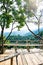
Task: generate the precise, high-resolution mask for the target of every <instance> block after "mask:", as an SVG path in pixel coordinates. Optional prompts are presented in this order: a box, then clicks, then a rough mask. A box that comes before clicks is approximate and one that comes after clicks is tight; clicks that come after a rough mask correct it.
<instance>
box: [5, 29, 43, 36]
mask: <svg viewBox="0 0 43 65" xmlns="http://www.w3.org/2000/svg"><path fill="white" fill-rule="evenodd" d="M42 30H43V28H41V29H40V31H42ZM33 32H34V33H35V34H38V30H35V31H33ZM8 34H9V32H5V33H4V36H8ZM31 34H32V33H31V32H29V31H14V32H12V34H11V35H14V36H17V35H20V36H28V35H31Z"/></svg>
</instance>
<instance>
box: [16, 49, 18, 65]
mask: <svg viewBox="0 0 43 65" xmlns="http://www.w3.org/2000/svg"><path fill="white" fill-rule="evenodd" d="M15 52H16V53H17V48H15ZM16 65H18V55H17V56H16Z"/></svg>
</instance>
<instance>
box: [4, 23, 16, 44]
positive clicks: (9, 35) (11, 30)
mask: <svg viewBox="0 0 43 65" xmlns="http://www.w3.org/2000/svg"><path fill="white" fill-rule="evenodd" d="M13 25H14V23H12V29H11V31H10V33H9V35H8V36H7V38H8V37H9V36H10V35H11V33H12V31H13V30H14V29H15V28H16V27H14V28H13ZM7 38H6V39H5V40H4V43H5V42H6V40H7Z"/></svg>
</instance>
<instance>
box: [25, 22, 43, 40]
mask: <svg viewBox="0 0 43 65" xmlns="http://www.w3.org/2000/svg"><path fill="white" fill-rule="evenodd" d="M25 24H26V26H27V28H28V30H29V31H30V32H31V33H32V34H33V35H34V36H35V37H36V38H38V39H41V40H43V39H42V38H41V37H40V36H39V35H36V34H35V33H34V32H33V31H31V30H30V29H29V27H28V25H27V23H26V22H25Z"/></svg>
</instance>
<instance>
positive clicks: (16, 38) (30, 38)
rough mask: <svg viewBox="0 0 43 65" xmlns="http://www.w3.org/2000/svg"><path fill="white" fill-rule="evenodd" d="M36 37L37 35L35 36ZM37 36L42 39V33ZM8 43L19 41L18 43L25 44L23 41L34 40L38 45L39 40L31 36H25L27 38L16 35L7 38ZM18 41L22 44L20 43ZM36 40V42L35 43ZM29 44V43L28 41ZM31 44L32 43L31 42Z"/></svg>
mask: <svg viewBox="0 0 43 65" xmlns="http://www.w3.org/2000/svg"><path fill="white" fill-rule="evenodd" d="M37 35H38V34H37ZM39 36H40V37H43V31H41V32H40V33H39ZM7 40H9V41H10V43H15V42H16V41H19V43H26V41H25V40H35V42H36V43H38V41H39V40H40V39H38V38H36V37H35V36H33V35H32V34H31V35H27V36H20V35H17V36H14V35H11V36H9V37H8V39H7ZM20 40H21V41H22V42H20ZM37 40H38V41H37ZM29 42H30V41H29ZM31 43H32V42H31Z"/></svg>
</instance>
